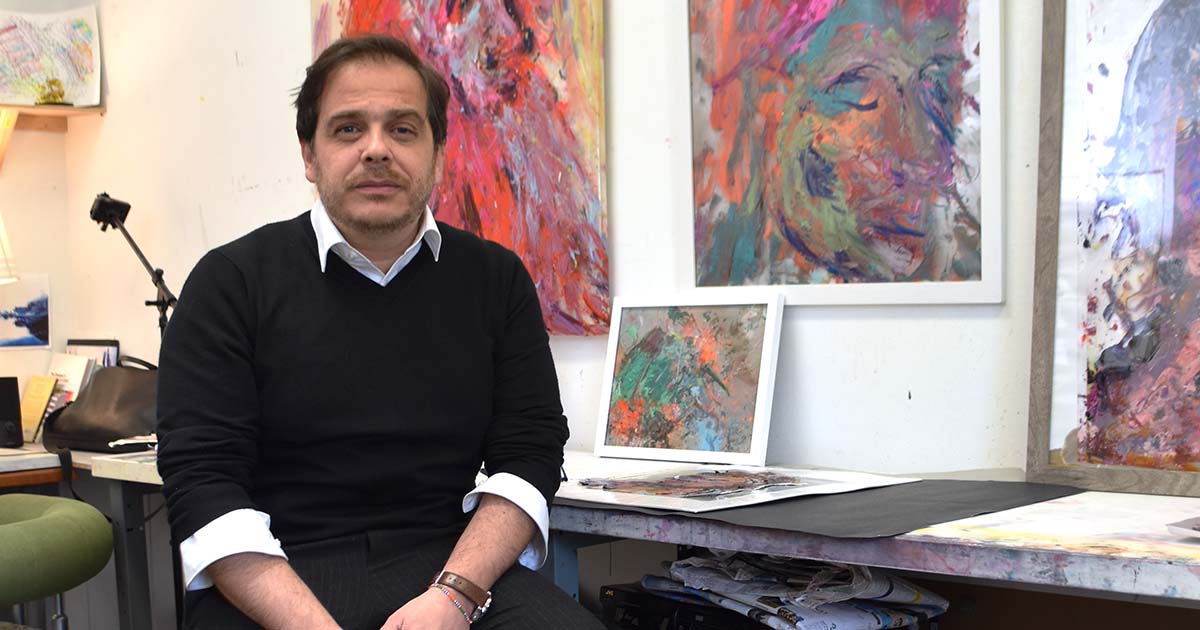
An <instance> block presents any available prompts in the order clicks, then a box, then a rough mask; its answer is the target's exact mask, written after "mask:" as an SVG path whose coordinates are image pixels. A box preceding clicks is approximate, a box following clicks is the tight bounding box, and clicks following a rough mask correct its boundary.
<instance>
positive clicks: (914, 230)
mask: <svg viewBox="0 0 1200 630" xmlns="http://www.w3.org/2000/svg"><path fill="white" fill-rule="evenodd" d="M976 5H977V3H976V2H972V1H968V0H916V1H910V0H855V1H840V0H812V1H810V2H791V1H790V0H749V1H738V0H724V1H720V2H707V1H705V2H700V1H696V0H693V2H692V3H691V24H690V27H691V49H692V71H693V76H692V101H693V151H694V197H695V244H696V283H697V285H701V286H717V285H745V284H824V283H845V282H856V283H858V282H917V281H960V280H979V279H980V276H981V255H982V254H981V245H980V203H979V185H980V172H979V163H980V136H979V132H980V129H979V127H980V105H979V103H978V93H979V63H978V62H979V43H978V39H979V38H978V32H979V27H978V7H977V6H976Z"/></svg>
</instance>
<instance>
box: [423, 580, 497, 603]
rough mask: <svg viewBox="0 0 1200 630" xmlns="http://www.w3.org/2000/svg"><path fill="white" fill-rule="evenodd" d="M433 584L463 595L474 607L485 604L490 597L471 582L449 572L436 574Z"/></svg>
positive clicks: (488, 593)
mask: <svg viewBox="0 0 1200 630" xmlns="http://www.w3.org/2000/svg"><path fill="white" fill-rule="evenodd" d="M433 584H441V585H443V586H449V587H450V588H452V589H454V590H456V591H458V592H459V593H462V594H463V595H465V596H466V598H467V599H469V600H471V602H472V603H474V604H475V605H476V606H482V605H483V604H484V602H486V601H487V600H488V599H490V598H491V596H492V594H491V593H490V592H488V591H487V590H485V589H482V588H480V587H479V586H478V585H476V584H475V583H474V582H472V581H471V580H468V579H467V578H465V577H463V576H461V575H458V574H457V573H451V572H449V571H442V572H441V573H439V574H437V577H435V578H433Z"/></svg>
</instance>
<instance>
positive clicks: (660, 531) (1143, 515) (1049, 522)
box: [550, 492, 1200, 607]
mask: <svg viewBox="0 0 1200 630" xmlns="http://www.w3.org/2000/svg"><path fill="white" fill-rule="evenodd" d="M1198 514H1200V499H1194V498H1183V497H1158V496H1151V495H1134V494H1118V493H1108V492H1085V493H1083V494H1078V495H1074V496H1071V497H1065V498H1062V499H1055V500H1052V501H1046V502H1044V503H1039V504H1034V505H1029V506H1025V507H1020V508H1015V509H1012V510H1006V511H1004V512H997V513H994V514H988V515H984V516H979V517H975V518H970V519H963V520H960V521H953V522H950V523H945V524H941V525H935V526H933V527H927V528H924V529H919V530H916V531H914V532H911V533H908V534H904V535H902V536H897V537H894V538H875V539H846V538H829V537H825V536H816V535H812V534H804V533H800V532H790V531H783V530H778V529H766V528H757V527H745V526H739V525H731V524H728V523H723V522H720V521H712V520H704V519H695V518H687V517H683V516H652V515H647V514H640V513H636V512H621V511H615V510H607V509H593V508H578V507H566V506H559V507H556V508H555V509H554V510H552V511H551V513H550V527H551V528H552V529H554V530H555V531H556V533H558V534H559V535H557V536H556V537H555V539H554V541H553V543H552V545H553V547H554V548H553V549H552V551H551V553H552V556H553V557H554V560H555V562H556V565H557V566H556V569H557V568H558V567H562V568H563V569H564V570H563V571H560V572H559V573H558V574H556V581H557V582H559V583H560V586H564V587H565V588H569V585H570V584H571V583H572V581H575V583H577V574H571V573H570V570H571V568H572V567H571V560H570V558H571V557H573V556H574V554H575V552H576V550H577V549H578V548H579V547H583V546H587V545H588V544H594V541H596V540H598V538H597V537H607V538H632V539H640V540H652V541H657V542H665V543H673V544H680V545H695V546H700V547H715V548H719V549H734V550H739V551H747V552H753V553H763V554H773V555H780V556H790V557H796V558H809V559H813V560H825V561H830V562H843V563H848V564H859V565H868V566H873V567H883V568H889V569H899V570H905V571H915V572H921V573H929V574H936V575H946V576H956V577H966V578H980V579H985V580H995V581H1001V582H1009V583H1015V584H1030V585H1041V586H1048V587H1052V588H1051V589H1050V590H1054V591H1056V592H1061V593H1065V594H1076V595H1084V596H1101V597H1111V596H1121V597H1118V598H1124V599H1132V600H1136V601H1146V602H1149V603H1155V604H1166V605H1174V606H1184V607H1200V539H1186V538H1183V537H1179V536H1175V535H1173V534H1171V533H1169V532H1168V531H1167V530H1166V528H1165V527H1164V526H1163V524H1164V523H1169V522H1172V521H1177V520H1181V519H1183V518H1189V517H1194V516H1196V515H1198ZM564 533H565V534H567V535H562V534H564ZM580 536H583V537H584V538H580ZM563 556H566V557H567V559H566V560H560V558H562V557H563Z"/></svg>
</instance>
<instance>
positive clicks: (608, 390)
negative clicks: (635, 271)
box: [595, 290, 783, 466]
mask: <svg viewBox="0 0 1200 630" xmlns="http://www.w3.org/2000/svg"><path fill="white" fill-rule="evenodd" d="M782 321H783V298H782V296H780V295H779V294H778V293H774V292H762V293H757V294H751V293H747V292H745V291H740V290H733V291H729V292H715V293H713V292H705V293H704V294H702V295H696V296H688V297H674V298H667V299H643V300H634V299H626V298H617V299H616V300H615V301H614V303H613V317H612V322H613V326H612V329H611V330H610V332H609V336H608V354H607V357H606V359H605V368H604V374H605V379H604V391H603V393H602V398H601V400H602V401H603V403H602V405H601V413H600V419H599V422H598V423H597V434H596V448H595V452H596V455H598V456H601V457H605V456H607V457H630V458H638V459H658V460H667V461H682V462H703V463H713V464H741V465H753V466H761V465H763V464H764V463H765V462H766V457H767V433H768V428H769V426H770V420H771V397H772V395H773V393H774V386H775V364H776V359H777V358H778V355H779V331H780V325H781V323H782Z"/></svg>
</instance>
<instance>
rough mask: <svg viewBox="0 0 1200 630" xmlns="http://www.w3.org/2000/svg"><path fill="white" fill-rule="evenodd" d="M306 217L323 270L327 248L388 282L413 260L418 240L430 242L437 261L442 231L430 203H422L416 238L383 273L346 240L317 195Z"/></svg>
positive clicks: (358, 269)
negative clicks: (423, 208)
mask: <svg viewBox="0 0 1200 630" xmlns="http://www.w3.org/2000/svg"><path fill="white" fill-rule="evenodd" d="M309 219H310V220H311V221H312V227H313V232H315V233H316V235H317V259H318V261H319V262H320V265H321V271H322V272H324V271H325V268H326V263H327V262H328V260H329V252H330V251H332V252H333V253H335V254H337V255H338V257H339V258H341V259H342V260H344V261H345V262H346V264H348V265H350V266H351V267H353V268H354V269H355V270H356V271H358V272H359V273H361V274H363V275H364V276H366V277H367V278H370V279H371V280H373V281H375V282H376V283H378V284H380V285H386V284H387V283H388V282H391V280H392V278H395V277H396V274H398V273H400V270H401V269H403V268H404V267H406V266H407V265H408V263H410V262H412V259H413V258H416V256H417V252H418V251H420V249H421V241H425V243H427V244H428V245H429V251H430V252H431V253H432V254H433V261H434V262H437V260H438V257H439V256H440V255H441V253H442V233H441V232H439V231H438V227H437V221H435V220H434V218H433V211H432V210H430V209H429V206H425V212H424V214H423V215H422V218H421V227H420V228H419V229H418V230H417V238H416V239H415V240H414V241H413V243H412V245H410V246H409V247H408V249H407V250H405V252H404V254H402V255H401V256H400V258H398V259H396V262H395V263H393V264H392V268H391V269H389V270H387V272H386V273H385V272H384V271H382V270H380V269H379V268H378V267H376V266H375V264H374V263H372V262H371V261H370V259H368V258H367V257H366V256H365V255H363V253H362V252H360V251H358V250H357V249H355V248H354V247H353V246H352V245H350V243H349V242H348V241H346V237H345V236H343V235H342V231H341V230H339V229H338V228H337V226H336V225H334V224H333V220H332V219H330V218H329V212H328V211H327V210H325V204H323V203H321V200H320V199H318V200H317V201H316V203H314V204H313V207H312V211H311V212H310V213H309Z"/></svg>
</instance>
